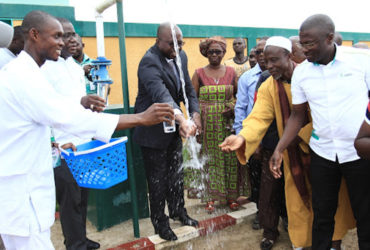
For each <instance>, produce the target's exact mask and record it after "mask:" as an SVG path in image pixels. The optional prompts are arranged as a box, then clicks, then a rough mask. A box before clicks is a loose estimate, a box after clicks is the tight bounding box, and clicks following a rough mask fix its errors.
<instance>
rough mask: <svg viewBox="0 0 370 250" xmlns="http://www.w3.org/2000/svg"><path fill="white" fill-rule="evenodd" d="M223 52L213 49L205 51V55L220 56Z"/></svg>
mask: <svg viewBox="0 0 370 250" xmlns="http://www.w3.org/2000/svg"><path fill="white" fill-rule="evenodd" d="M222 52H223V51H222V50H218V49H213V50H208V51H207V55H209V56H211V55H213V54H216V55H221V53H222Z"/></svg>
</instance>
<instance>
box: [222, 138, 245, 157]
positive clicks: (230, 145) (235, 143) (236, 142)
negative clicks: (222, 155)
mask: <svg viewBox="0 0 370 250" xmlns="http://www.w3.org/2000/svg"><path fill="white" fill-rule="evenodd" d="M244 144H245V139H244V137H242V136H241V135H230V136H228V137H226V139H225V140H224V141H223V142H222V143H221V144H220V145H218V146H219V147H220V148H221V150H222V151H224V152H227V153H230V152H231V151H235V150H237V149H239V148H241V147H242V146H243V145H244Z"/></svg>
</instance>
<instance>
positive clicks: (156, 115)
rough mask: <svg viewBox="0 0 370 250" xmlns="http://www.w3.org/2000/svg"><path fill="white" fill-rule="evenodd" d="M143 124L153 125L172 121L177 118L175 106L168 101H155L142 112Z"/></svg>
mask: <svg viewBox="0 0 370 250" xmlns="http://www.w3.org/2000/svg"><path fill="white" fill-rule="evenodd" d="M140 117H141V120H142V123H141V125H144V126H151V125H155V124H158V123H160V122H168V123H171V121H172V120H174V119H175V115H174V112H173V108H172V107H171V106H170V105H169V104H167V103H154V104H152V105H151V106H150V107H149V108H148V109H147V110H145V111H144V112H142V113H140Z"/></svg>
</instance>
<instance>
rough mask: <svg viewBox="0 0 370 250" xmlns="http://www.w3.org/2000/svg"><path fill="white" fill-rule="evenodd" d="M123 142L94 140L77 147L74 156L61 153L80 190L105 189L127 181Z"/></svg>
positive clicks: (119, 140)
mask: <svg viewBox="0 0 370 250" xmlns="http://www.w3.org/2000/svg"><path fill="white" fill-rule="evenodd" d="M126 142H127V137H122V138H114V139H111V140H110V142H109V143H104V142H102V141H98V140H95V141H90V142H88V143H84V144H81V145H79V146H77V151H76V152H73V151H72V150H71V149H68V150H61V151H62V156H63V158H64V159H65V161H66V162H67V164H68V167H69V169H70V170H71V173H72V174H73V177H74V178H75V180H76V182H77V184H78V185H79V186H80V187H87V188H96V189H107V188H109V187H111V186H113V185H116V184H118V183H120V182H123V181H125V180H127V159H126Z"/></svg>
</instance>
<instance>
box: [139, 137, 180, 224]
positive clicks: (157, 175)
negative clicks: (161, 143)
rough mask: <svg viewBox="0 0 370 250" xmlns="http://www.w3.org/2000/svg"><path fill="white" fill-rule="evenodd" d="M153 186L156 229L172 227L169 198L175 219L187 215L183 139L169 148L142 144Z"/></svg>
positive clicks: (152, 201)
mask: <svg viewBox="0 0 370 250" xmlns="http://www.w3.org/2000/svg"><path fill="white" fill-rule="evenodd" d="M141 150H142V155H143V158H144V165H145V170H146V178H147V182H148V187H149V201H150V218H151V220H152V223H153V226H154V228H155V229H157V230H158V229H160V228H163V227H168V226H169V221H168V216H167V215H165V213H164V210H165V203H166V201H167V205H168V211H169V216H170V217H171V218H173V217H176V216H179V215H180V214H186V209H185V208H184V205H185V201H184V173H183V169H182V168H181V165H182V141H181V139H180V137H177V136H175V137H174V139H173V140H172V141H171V143H170V145H169V146H168V147H167V149H154V148H147V147H141Z"/></svg>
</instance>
